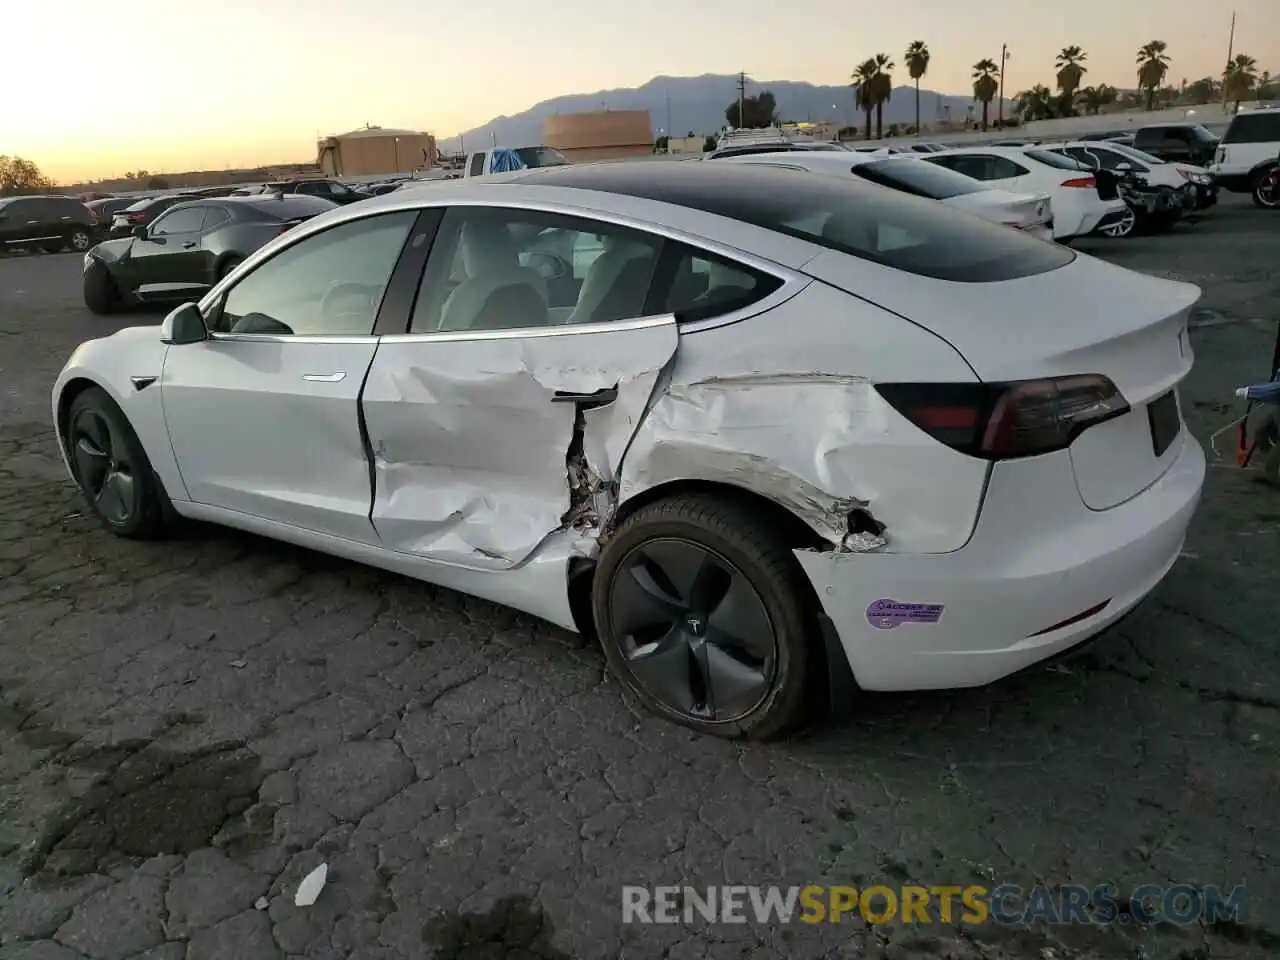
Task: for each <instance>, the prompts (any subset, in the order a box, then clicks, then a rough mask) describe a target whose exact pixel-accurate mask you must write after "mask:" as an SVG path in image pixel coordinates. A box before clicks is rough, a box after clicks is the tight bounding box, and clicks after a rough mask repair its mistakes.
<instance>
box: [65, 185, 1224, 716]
mask: <svg viewBox="0 0 1280 960" xmlns="http://www.w3.org/2000/svg"><path fill="white" fill-rule="evenodd" d="M886 238H888V239H887V240H886ZM1199 295H1200V294H1199V290H1198V289H1197V288H1196V287H1194V286H1189V285H1186V284H1181V283H1171V282H1168V281H1165V280H1160V279H1156V278H1153V277H1149V276H1144V275H1141V274H1137V273H1132V272H1130V271H1128V270H1124V269H1121V268H1119V267H1115V266H1110V265H1108V264H1106V263H1104V262H1101V261H1099V260H1096V259H1092V258H1090V257H1088V256H1084V255H1081V254H1078V253H1075V252H1073V251H1071V250H1069V249H1066V248H1063V247H1060V246H1055V245H1053V244H1048V243H1044V242H1042V241H1040V240H1036V239H1033V238H1031V237H1027V236H1023V235H1022V234H1021V233H1019V232H1018V231H1014V230H1009V229H1007V228H1005V227H1002V226H999V225H997V224H994V223H988V222H986V221H983V220H981V219H979V218H977V217H973V216H970V215H968V214H965V213H961V212H957V211H954V210H950V209H948V208H947V207H945V206H943V205H941V204H938V203H935V202H933V201H931V200H926V199H921V198H917V197H913V196H909V195H906V194H903V193H901V192H897V191H893V190H889V189H885V188H883V187H879V186H874V185H870V184H860V183H857V182H853V181H846V180H840V179H836V178H831V177H817V176H813V177H809V176H802V175H797V174H796V173H795V171H789V170H777V169H773V168H770V167H763V166H752V165H746V164H741V165H740V164H683V163H671V164H665V163H657V164H655V163H639V162H636V163H626V162H624V163H613V164H593V165H589V164H583V165H576V166H565V167H559V168H551V169H543V170H535V171H525V172H520V173H514V174H508V175H504V176H499V177H494V178H487V179H486V180H484V181H466V182H458V183H453V184H444V183H437V184H431V185H428V186H423V187H421V188H418V189H410V190H401V191H396V192H395V193H391V194H387V195H386V196H383V197H379V198H376V199H373V200H369V201H366V202H363V203H359V204H354V205H351V206H348V207H344V208H341V209H339V210H335V211H333V212H331V213H328V214H324V215H321V216H320V217H317V218H315V219H314V220H311V221H308V222H307V223H306V224H304V225H302V226H299V227H297V228H295V229H294V230H292V231H290V232H289V233H287V234H285V235H283V236H281V237H279V238H278V239H276V240H274V241H272V242H271V243H270V244H268V245H267V246H265V247H263V248H262V249H261V250H259V251H258V252H257V253H256V254H254V255H253V256H252V257H250V258H249V259H248V260H246V261H245V262H244V263H243V264H242V265H241V266H240V267H239V268H238V269H236V270H235V271H233V272H232V273H231V274H230V275H229V276H227V277H226V278H225V279H223V280H222V281H220V282H219V283H218V284H217V285H216V286H214V287H213V288H212V289H210V290H208V291H207V292H204V293H203V296H202V298H201V299H200V301H199V303H198V304H194V303H193V304H188V305H186V306H183V307H180V308H178V309H177V310H175V311H174V312H173V313H171V314H170V315H169V316H168V317H167V318H166V319H165V321H164V323H163V325H162V326H161V327H159V328H156V327H154V326H153V327H135V328H130V329H125V330H122V331H120V332H119V333H116V334H115V335H113V336H109V337H105V338H102V339H98V340H92V341H89V342H87V343H85V344H83V345H82V346H80V347H79V348H78V349H77V350H76V351H75V353H74V354H73V355H72V356H71V359H70V360H69V361H68V363H67V365H66V367H65V369H64V370H63V371H62V373H61V375H60V376H59V377H58V379H57V383H56V384H55V386H54V390H53V415H54V418H55V422H56V424H57V431H58V435H59V438H60V440H61V444H62V448H63V450H64V453H65V457H66V461H67V466H68V469H69V470H70V472H71V474H72V476H73V477H74V478H75V480H76V482H77V483H78V484H79V485H80V487H81V488H82V489H83V490H84V493H85V495H86V497H87V499H88V501H89V503H90V504H91V506H92V508H93V510H94V511H95V512H96V514H97V515H98V516H99V517H100V518H101V519H102V522H103V523H104V525H105V526H106V527H107V529H108V530H110V531H112V532H114V533H116V534H119V535H121V536H127V537H150V536H155V535H158V534H160V533H161V532H162V531H163V529H164V528H165V527H166V525H167V524H169V523H170V522H171V521H174V520H177V519H179V518H180V517H188V518H195V519H199V520H204V521H212V522H215V523H221V524H227V525H230V526H234V527H239V528H242V529H244V530H248V531H252V532H254V533H258V534H262V535H264V536H268V537H274V538H278V539H281V540H287V541H290V542H292V543H295V544H301V545H303V546H306V547H311V548H314V549H316V550H321V551H325V552H328V553H332V554H337V555H340V556H343V557H347V558H350V559H352V560H357V561H361V562H365V563H369V564H373V565H376V566H380V567H384V568H386V569H389V570H394V571H398V572H400V573H403V574H407V575H409V576H411V577H417V578H420V579H422V580H425V581H430V582H432V583H436V584H441V585H444V586H447V587H451V588H454V589H457V590H460V591H463V592H466V593H469V594H473V595H476V596H480V597H485V598H488V599H490V600H493V601H497V602H499V603H503V604H507V605H510V606H512V607H515V608H518V609H520V610H524V611H527V612H529V613H531V614H534V615H536V616H538V617H541V618H544V619H546V620H548V621H551V622H553V623H556V624H559V625H560V626H562V627H565V628H567V629H571V630H579V631H583V632H589V633H591V634H594V635H596V636H598V637H599V639H600V642H601V644H602V645H603V648H604V651H605V653H606V655H607V657H608V660H609V663H610V664H611V666H612V668H613V670H614V671H615V672H616V674H617V676H618V677H619V678H620V680H621V682H622V683H623V684H625V685H626V686H627V687H628V688H629V689H630V690H631V691H633V692H634V693H635V694H636V695H637V696H638V697H639V698H640V699H641V700H642V701H643V702H644V703H645V704H647V705H648V706H649V707H650V708H651V709H652V710H654V711H656V712H658V713H659V714H661V715H663V716H666V717H668V718H671V719H673V720H676V721H679V722H682V723H685V724H688V725H689V726H691V727H694V728H696V729H698V730H701V731H705V732H709V733H714V734H718V735H723V736H752V737H761V738H763V737H770V736H778V735H781V734H783V733H784V732H786V731H788V730H791V729H793V728H795V727H796V726H797V725H798V724H799V723H800V722H801V721H803V720H804V719H806V717H807V716H808V715H809V713H810V707H811V705H813V704H815V703H821V702H825V701H827V700H829V699H830V698H831V697H832V696H834V697H835V699H836V700H837V701H838V702H837V703H836V704H835V706H836V707H837V708H838V709H839V708H842V707H846V706H847V705H848V703H849V702H850V700H851V699H853V698H856V690H857V687H861V688H862V689H868V690H907V689H928V688H945V687H959V686H972V685H979V684H985V683H988V682H990V681H993V680H996V679H997V678H1000V677H1003V676H1005V675H1007V674H1009V673H1011V672H1014V671H1016V670H1019V669H1021V668H1023V667H1026V666H1028V665H1030V664H1033V663H1035V662H1037V661H1039V660H1041V659H1043V658H1045V657H1047V656H1049V655H1051V654H1055V653H1058V652H1059V651H1062V650H1064V649H1066V648H1068V647H1071V646H1073V645H1074V644H1077V643H1079V642H1081V641H1083V640H1085V639H1087V638H1089V637H1091V636H1093V635H1094V634H1096V633H1098V632H1099V631H1101V630H1102V629H1103V628H1105V627H1107V626H1108V625H1109V624H1111V623H1113V622H1114V621H1116V620H1117V619H1118V618H1120V617H1121V616H1122V615H1123V614H1125V613H1126V612H1127V611H1129V610H1130V609H1131V608H1133V607H1134V606H1135V605H1136V604H1137V603H1138V602H1139V601H1140V600H1141V599H1142V598H1143V597H1144V596H1146V595H1147V594H1148V593H1149V592H1150V591H1151V590H1152V589H1153V588H1154V587H1155V586H1156V585H1157V584H1158V583H1159V582H1160V580H1161V578H1163V577H1164V575H1165V574H1166V573H1167V572H1168V570H1169V568H1170V567H1171V566H1172V565H1173V563H1174V561H1175V560H1176V558H1177V557H1178V553H1179V549H1180V547H1181V545H1182V543H1183V538H1184V536H1185V534H1186V530H1187V525H1188V522H1189V521H1190V519H1191V516H1192V513H1193V512H1194V510H1195V508H1196V504H1197V502H1198V500H1199V497H1200V490H1201V485H1202V482H1203V479H1204V472H1205V461H1204V455H1203V452H1202V451H1201V448H1200V446H1199V445H1198V444H1197V443H1196V441H1195V439H1194V438H1193V437H1192V436H1191V435H1190V434H1189V433H1188V431H1187V430H1186V429H1185V428H1184V426H1183V423H1182V418H1181V414H1180V411H1179V405H1178V384H1179V383H1180V381H1181V380H1182V379H1183V378H1184V377H1185V376H1186V374H1187V372H1188V371H1189V369H1190V368H1191V364H1192V353H1191V348H1190V344H1189V342H1188V338H1187V314H1188V311H1189V309H1190V308H1191V306H1192V305H1193V304H1194V303H1195V302H1196V300H1197V299H1198V297H1199ZM849 680H852V681H853V683H849V682H848V681H849ZM832 691H835V692H834V693H832ZM815 694H821V695H815Z"/></svg>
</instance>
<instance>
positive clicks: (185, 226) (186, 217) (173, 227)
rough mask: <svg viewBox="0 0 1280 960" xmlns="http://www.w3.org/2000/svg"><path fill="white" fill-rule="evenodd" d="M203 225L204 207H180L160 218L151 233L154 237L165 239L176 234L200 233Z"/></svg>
mask: <svg viewBox="0 0 1280 960" xmlns="http://www.w3.org/2000/svg"><path fill="white" fill-rule="evenodd" d="M203 223H204V208H203V207H180V208H178V209H177V210H170V211H168V212H167V213H165V214H164V215H163V216H160V217H158V218H157V219H156V222H155V223H154V224H153V225H152V227H151V231H150V232H151V234H152V236H156V237H165V236H169V235H170V234H175V233H199V232H200V226H201V224H203Z"/></svg>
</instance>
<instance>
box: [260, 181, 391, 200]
mask: <svg viewBox="0 0 1280 960" xmlns="http://www.w3.org/2000/svg"><path fill="white" fill-rule="evenodd" d="M263 190H264V192H273V193H284V194H290V193H300V194H303V195H304V196H310V197H321V198H323V199H325V200H332V201H333V202H334V203H337V204H341V205H344V206H345V205H346V204H348V203H355V202H356V201H357V200H368V199H369V197H370V196H371V194H368V193H365V192H364V191H363V190H352V189H351V188H350V187H348V186H347V185H346V184H345V183H339V182H338V181H337V180H318V179H313V180H277V181H274V182H272V183H268V184H266V185H264V187H263Z"/></svg>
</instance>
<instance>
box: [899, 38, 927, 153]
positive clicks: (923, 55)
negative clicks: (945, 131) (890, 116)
mask: <svg viewBox="0 0 1280 960" xmlns="http://www.w3.org/2000/svg"><path fill="white" fill-rule="evenodd" d="M902 59H903V62H904V63H905V64H906V65H907V73H909V74H910V75H911V79H912V80H914V81H915V83H916V133H919V132H920V78H921V77H923V76H924V75H925V74H926V73H927V72H928V71H929V48H928V47H927V46H925V43H924V41H923V40H913V41H912V42H911V45H910V46H908V47H907V55H906V56H905V57H903V58H902Z"/></svg>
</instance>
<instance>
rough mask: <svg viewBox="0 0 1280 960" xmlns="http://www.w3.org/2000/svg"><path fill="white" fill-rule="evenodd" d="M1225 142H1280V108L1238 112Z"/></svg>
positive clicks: (1223, 139) (1229, 127)
mask: <svg viewBox="0 0 1280 960" xmlns="http://www.w3.org/2000/svg"><path fill="white" fill-rule="evenodd" d="M1222 142H1223V143H1280V110H1258V111H1256V112H1253V113H1237V114H1236V115H1235V116H1234V117H1233V118H1232V120H1231V125H1230V126H1228V127H1227V132H1226V135H1225V136H1223V138H1222Z"/></svg>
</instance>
